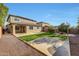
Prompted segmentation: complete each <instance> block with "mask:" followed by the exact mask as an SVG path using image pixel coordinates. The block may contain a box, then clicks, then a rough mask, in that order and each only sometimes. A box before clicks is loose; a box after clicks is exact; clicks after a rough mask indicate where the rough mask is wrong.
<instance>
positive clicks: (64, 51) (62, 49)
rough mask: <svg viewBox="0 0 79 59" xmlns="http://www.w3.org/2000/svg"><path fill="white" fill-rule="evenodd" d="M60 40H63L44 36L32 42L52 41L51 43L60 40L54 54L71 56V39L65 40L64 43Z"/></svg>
mask: <svg viewBox="0 0 79 59" xmlns="http://www.w3.org/2000/svg"><path fill="white" fill-rule="evenodd" d="M60 41H61V40H59V38H48V37H44V38H38V39H35V40H33V41H31V42H32V43H50V44H52V43H58V42H59V43H58V44H56V46H55V47H56V52H55V54H54V56H69V55H70V46H69V40H66V41H64V43H63V44H62V43H61V42H60Z"/></svg>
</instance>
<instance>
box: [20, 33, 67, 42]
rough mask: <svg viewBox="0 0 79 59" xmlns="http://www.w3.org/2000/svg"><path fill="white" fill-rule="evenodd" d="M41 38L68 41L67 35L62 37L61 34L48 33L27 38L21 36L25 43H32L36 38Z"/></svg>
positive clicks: (27, 36)
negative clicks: (55, 38) (56, 38)
mask: <svg viewBox="0 0 79 59" xmlns="http://www.w3.org/2000/svg"><path fill="white" fill-rule="evenodd" d="M41 37H52V38H53V37H58V38H60V39H61V40H66V39H67V36H65V35H63V34H62V35H61V34H55V33H50V32H46V33H41V34H33V35H26V36H21V37H19V38H20V39H21V40H23V41H32V40H34V39H36V38H41Z"/></svg>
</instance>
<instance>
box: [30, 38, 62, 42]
mask: <svg viewBox="0 0 79 59" xmlns="http://www.w3.org/2000/svg"><path fill="white" fill-rule="evenodd" d="M59 41H61V40H59V38H53V39H52V38H48V37H43V38H38V39H35V40H33V41H31V42H32V43H56V42H59Z"/></svg>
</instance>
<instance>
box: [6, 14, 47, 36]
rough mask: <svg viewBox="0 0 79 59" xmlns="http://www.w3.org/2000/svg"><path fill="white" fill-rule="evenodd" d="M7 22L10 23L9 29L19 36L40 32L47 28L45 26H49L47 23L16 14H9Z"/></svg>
mask: <svg viewBox="0 0 79 59" xmlns="http://www.w3.org/2000/svg"><path fill="white" fill-rule="evenodd" d="M7 22H8V23H9V24H8V25H7V28H8V31H9V32H10V33H12V34H13V35H15V36H17V37H18V36H23V35H29V34H36V33H40V32H42V30H43V29H45V28H43V27H44V26H47V24H46V25H45V24H44V23H40V22H37V21H35V20H32V19H28V18H25V17H21V16H16V15H9V16H8V18H7Z"/></svg>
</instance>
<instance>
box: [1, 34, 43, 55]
mask: <svg viewBox="0 0 79 59" xmlns="http://www.w3.org/2000/svg"><path fill="white" fill-rule="evenodd" d="M0 55H2V56H8V55H10V56H34V55H35V56H43V55H44V54H43V53H40V52H39V51H37V50H36V49H34V48H32V47H31V46H29V45H28V44H25V43H24V42H22V41H20V40H18V39H17V38H16V37H15V36H13V35H11V34H5V35H3V37H2V39H0Z"/></svg>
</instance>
